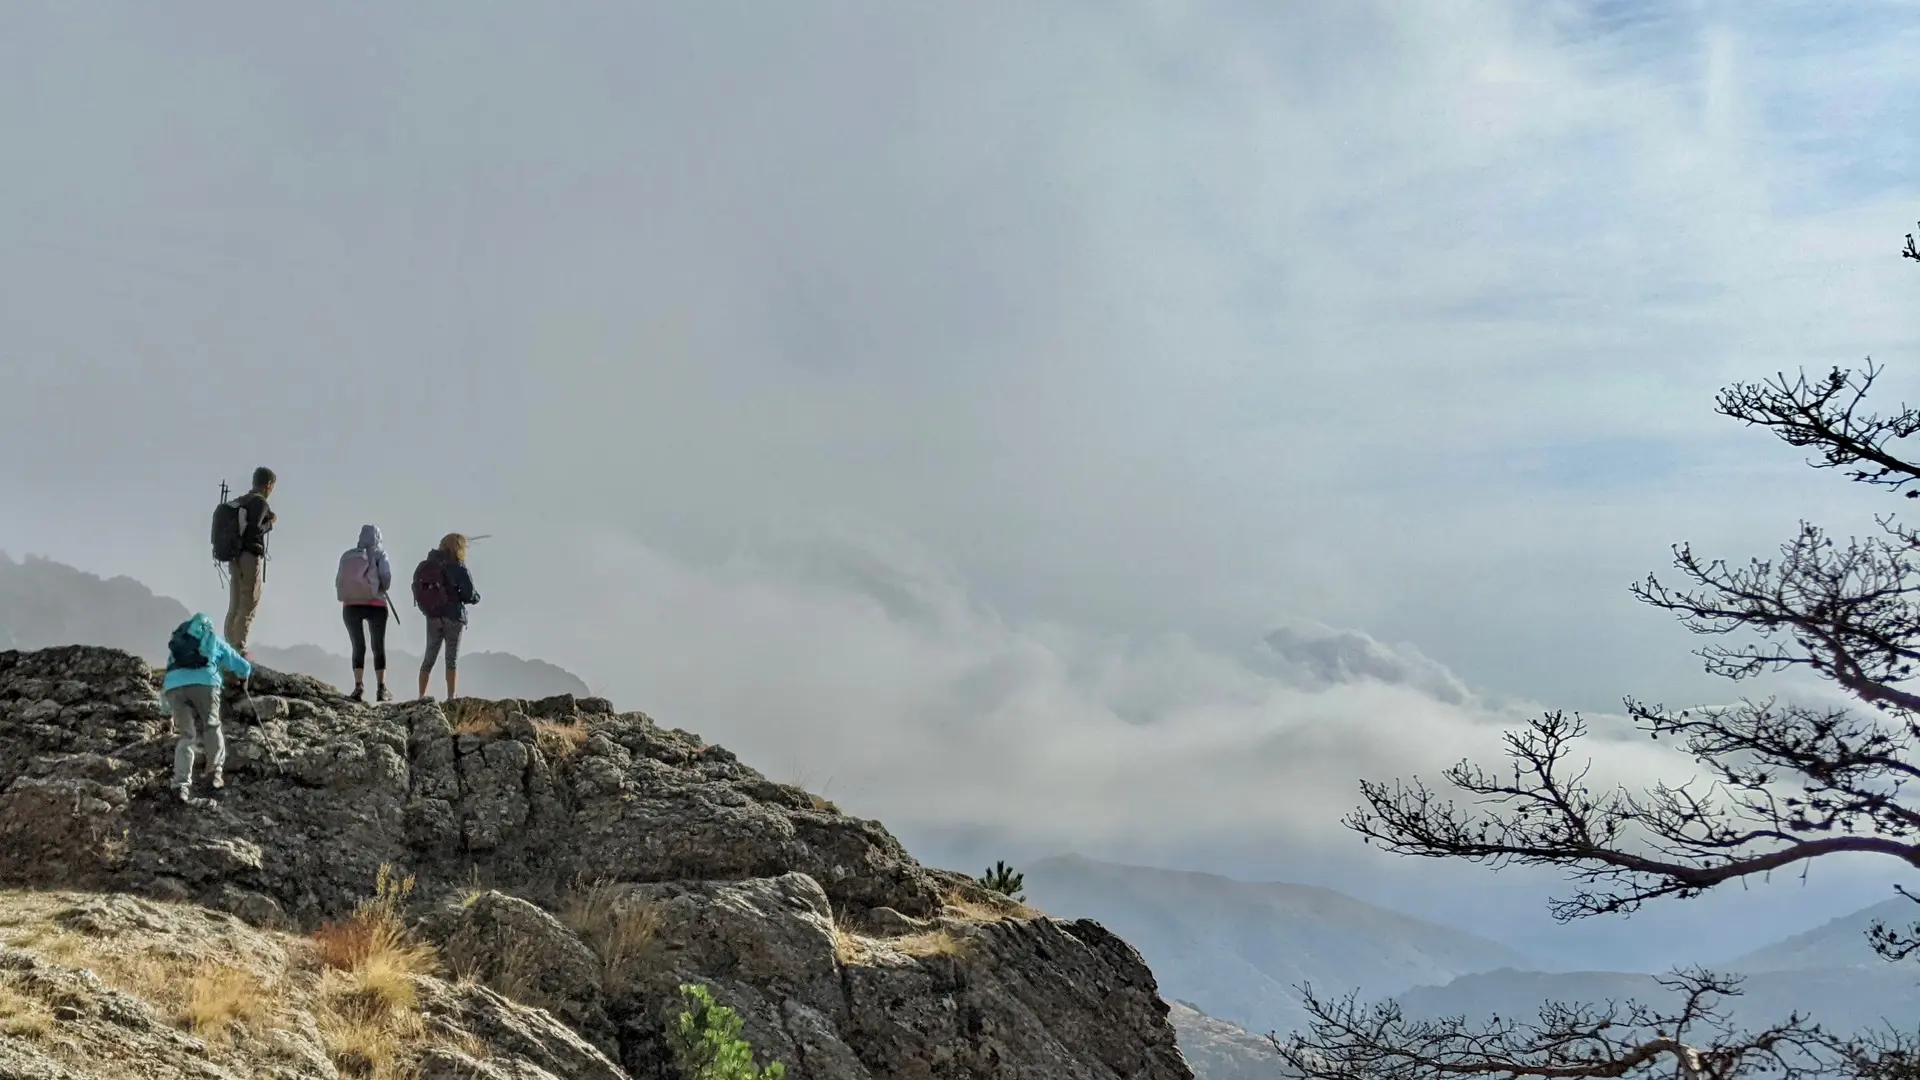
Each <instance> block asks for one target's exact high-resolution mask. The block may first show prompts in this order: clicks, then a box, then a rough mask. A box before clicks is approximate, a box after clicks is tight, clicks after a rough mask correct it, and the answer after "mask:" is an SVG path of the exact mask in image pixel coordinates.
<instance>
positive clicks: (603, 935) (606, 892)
mask: <svg viewBox="0 0 1920 1080" xmlns="http://www.w3.org/2000/svg"><path fill="white" fill-rule="evenodd" d="M622 899H623V898H622V896H621V890H620V888H619V887H618V886H616V885H614V884H613V883H611V882H607V881H596V882H593V883H592V884H590V885H586V886H583V887H578V888H575V889H574V890H573V891H572V893H571V894H569V895H568V897H567V900H566V903H565V904H564V905H563V906H562V907H561V909H560V921H561V922H562V923H565V924H566V926H567V929H569V930H572V931H573V932H574V933H575V934H576V935H578V936H579V938H580V940H581V941H583V942H585V943H586V945H587V948H589V949H592V950H593V954H594V955H595V956H598V957H599V958H600V979H601V988H602V989H604V990H606V991H607V992H608V993H613V992H615V991H616V990H618V989H620V988H622V987H624V986H625V985H626V984H627V983H628V982H629V981H631V980H632V978H633V977H634V975H635V974H637V973H638V971H639V969H640V966H641V963H642V961H644V960H645V959H646V956H647V954H648V952H649V951H651V949H652V947H653V940H654V936H655V935H656V934H658V933H659V931H660V922H661V919H660V909H659V908H657V907H655V906H654V905H653V904H651V903H648V902H646V901H644V900H640V899H637V898H632V897H627V898H625V900H626V902H625V903H622Z"/></svg>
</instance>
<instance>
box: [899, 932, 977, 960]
mask: <svg viewBox="0 0 1920 1080" xmlns="http://www.w3.org/2000/svg"><path fill="white" fill-rule="evenodd" d="M888 944H890V945H892V946H893V947H894V948H896V949H899V950H900V951H901V952H903V953H906V954H907V955H908V956H951V957H955V958H964V957H965V956H967V955H968V954H969V953H971V952H972V951H973V942H972V941H971V940H969V939H967V938H963V937H961V936H959V935H958V934H955V933H954V932H953V931H951V930H929V931H927V932H926V933H924V934H911V935H909V936H907V937H903V938H895V939H893V940H892V941H890V942H888Z"/></svg>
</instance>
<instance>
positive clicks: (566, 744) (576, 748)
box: [533, 719, 591, 761]
mask: <svg viewBox="0 0 1920 1080" xmlns="http://www.w3.org/2000/svg"><path fill="white" fill-rule="evenodd" d="M533 730H534V735H535V737H536V738H537V739H538V740H539V743H540V749H541V750H543V751H545V752H546V753H547V755H548V756H549V757H552V758H553V759H555V760H557V761H565V760H566V759H568V758H570V757H572V756H573V755H575V754H577V753H579V752H580V747H581V746H582V745H584V744H585V743H586V741H587V736H588V735H589V734H591V732H589V731H588V730H587V722H586V721H585V720H584V719H573V720H568V721H566V722H564V723H562V722H561V721H558V720H541V721H539V722H537V723H535V724H534V725H533Z"/></svg>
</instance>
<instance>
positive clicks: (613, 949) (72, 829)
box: [0, 647, 1192, 1080]
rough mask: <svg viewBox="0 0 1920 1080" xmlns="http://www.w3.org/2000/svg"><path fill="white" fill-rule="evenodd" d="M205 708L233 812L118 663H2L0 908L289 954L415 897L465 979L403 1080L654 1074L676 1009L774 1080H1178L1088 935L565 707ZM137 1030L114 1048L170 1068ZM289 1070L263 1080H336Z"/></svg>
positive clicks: (726, 767) (433, 1003) (141, 684)
mask: <svg viewBox="0 0 1920 1080" xmlns="http://www.w3.org/2000/svg"><path fill="white" fill-rule="evenodd" d="M225 706H226V716H227V738H228V758H227V769H226V771H227V777H228V780H229V783H228V787H227V788H226V790H225V791H224V792H222V793H220V796H221V797H220V798H218V799H217V800H214V799H209V800H205V801H204V803H203V804H196V805H183V804H181V803H180V802H179V801H178V800H177V799H174V798H172V797H171V796H170V794H169V793H168V791H167V788H166V783H167V770H168V767H169V764H170V761H171V737H170V734H169V732H168V725H167V722H166V719H165V717H164V715H163V714H162V712H161V710H160V707H159V701H158V694H157V681H156V675H155V673H154V672H153V671H151V670H150V669H149V668H148V667H147V666H146V664H145V663H144V662H143V661H141V660H140V659H138V658H136V657H134V656H131V655H128V654H125V653H120V652H115V651H111V650H106V649H96V648H86V647H66V648H57V649H47V650H41V651H38V652H30V653H22V652H10V653H0V888H15V889H31V890H40V891H47V890H67V891H71V892H73V893H75V894H81V893H89V894H107V895H111V896H117V897H118V898H119V899H121V900H126V897H127V896H128V895H129V894H130V895H131V896H134V897H142V898H145V900H146V901H149V902H159V903H148V904H147V905H146V906H147V907H148V908H152V909H153V910H156V911H195V910H201V909H205V910H204V911H203V914H205V912H206V911H211V912H220V913H226V914H224V915H221V916H218V917H219V918H226V919H229V921H230V922H231V924H232V926H233V927H239V928H242V929H244V930H245V931H246V932H248V933H263V934H265V933H272V934H277V935H278V936H277V937H276V938H275V940H276V941H282V942H287V941H295V942H297V941H300V940H304V939H303V938H300V937H299V936H298V935H299V934H302V933H305V932H307V931H311V930H313V929H314V928H316V927H319V926H321V925H323V924H326V923H328V922H329V921H332V920H339V919H341V918H343V917H345V916H347V915H348V914H349V913H350V912H351V911H352V910H353V909H354V907H355V905H356V904H357V903H359V902H361V901H363V900H365V899H366V898H367V897H368V895H369V894H370V893H371V892H372V891H373V889H374V882H375V879H376V876H377V875H378V873H379V871H380V869H381V867H382V866H391V867H394V868H398V869H399V870H401V871H403V872H405V873H407V874H411V875H414V876H415V877H416V879H417V882H418V885H417V889H416V891H415V892H414V894H413V903H414V910H413V915H412V917H413V918H415V920H416V926H417V931H418V933H419V934H421V935H423V936H424V937H425V938H427V939H428V940H430V941H432V943H433V944H434V945H436V946H437V948H438V952H439V955H440V957H441V960H442V961H443V962H444V964H445V965H447V967H448V968H449V969H450V970H451V971H452V972H453V973H454V974H456V975H458V976H463V977H464V978H456V979H455V980H454V981H452V982H443V981H439V980H435V979H432V978H431V977H426V976H423V977H422V981H421V985H422V987H423V989H422V990H421V992H420V1000H421V1005H420V1009H421V1014H422V1015H423V1016H424V1017H426V1018H427V1020H426V1021H424V1022H425V1023H427V1024H428V1026H429V1027H430V1028H432V1027H434V1025H438V1027H437V1028H434V1030H438V1031H440V1032H441V1034H442V1035H443V1036H444V1037H443V1038H440V1039H439V1041H438V1042H434V1041H433V1040H431V1039H429V1040H425V1041H421V1042H419V1044H418V1045H417V1046H415V1047H414V1049H413V1050H412V1051H410V1052H411V1053H412V1054H413V1057H412V1058H411V1059H410V1062H411V1064H410V1066H409V1067H410V1068H411V1069H413V1070H414V1071H416V1072H417V1073H418V1074H419V1075H421V1076H424V1077H435V1076H444V1077H469V1076H471V1077H489V1076H496V1075H498V1076H514V1077H538V1076H556V1077H570V1076H581V1077H587V1076H596V1077H597V1076H622V1075H625V1076H632V1077H638V1078H652V1077H661V1078H666V1077H670V1076H673V1075H674V1074H673V1072H672V1071H671V1069H670V1067H669V1065H668V1061H669V1055H668V1052H667V1049H666V1044H665V1041H664V1039H665V1034H664V1033H665V1028H666V1025H667V1024H668V1023H669V1022H671V1020H672V1019H673V1017H674V1016H676V1015H677V1014H678V1011H679V1008H680V999H679V995H678V987H679V985H680V984H681V983H689V982H694V983H703V984H705V985H707V986H708V987H709V988H710V989H711V990H712V991H713V993H714V995H715V997H716V998H717V999H718V1000H719V1001H721V1002H722V1003H724V1004H726V1005H729V1006H730V1007H732V1008H734V1009H735V1010H737V1011H738V1013H739V1014H740V1016H741V1018H742V1020H743V1023H744V1027H745V1032H744V1033H745V1035H746V1037H747V1038H748V1039H749V1041H751V1042H752V1043H753V1045H754V1047H755V1049H756V1053H757V1056H758V1057H759V1058H760V1059H761V1060H762V1061H770V1060H779V1061H782V1062H784V1063H785V1064H786V1066H787V1069H788V1072H787V1075H788V1076H789V1077H793V1078H796V1080H802V1078H805V1080H853V1078H862V1080H865V1078H873V1080H881V1078H890V1077H901V1078H905V1077H926V1078H935V1077H938V1078H949V1077H950V1078H962V1077H966V1078H986V1077H1003V1078H1008V1080H1029V1078H1030V1080H1043V1078H1044V1080H1107V1078H1122V1077H1124V1078H1129V1080H1162V1078H1167V1080H1173V1078H1188V1077H1191V1076H1192V1073H1191V1072H1190V1071H1189V1070H1188V1068H1187V1066H1186V1064H1185V1063H1184V1061H1183V1060H1182V1059H1181V1056H1180V1053H1179V1051H1178V1049H1177V1048H1176V1046H1175V1041H1174V1034H1173V1031H1172V1028H1171V1027H1170V1026H1169V1024H1168V1021H1167V1013H1168V1009H1167V1006H1166V1005H1165V1004H1164V1003H1163V1002H1162V1001H1161V999H1160V997H1159V994H1158V992H1157V989H1156V987H1155V984H1154V980H1153V977H1152V975H1151V974H1150V973H1149V972H1148V971H1147V969H1146V967H1145V965H1144V964H1143V963H1142V962H1141V960H1140V958H1139V955H1138V954H1137V953H1136V952H1135V951H1134V950H1133V949H1131V948H1130V947H1129V946H1127V945H1126V944H1125V943H1124V942H1122V941H1120V940H1119V939H1118V938H1116V937H1114V936H1113V935H1111V934H1109V933H1108V932H1106V931H1105V930H1104V929H1103V928H1101V927H1100V926H1099V925H1098V924H1095V923H1092V922H1087V921H1079V922H1059V921H1055V920H1052V919H1048V918H1045V917H1041V916H1039V915H1037V913H1033V912H1030V911H1026V910H1024V909H1021V908H1019V907H1018V905H1014V904H1012V903H1010V902H1008V901H1006V900H1005V899H1004V898H1001V897H998V896H996V895H994V894H990V893H987V892H985V891H984V890H982V889H980V888H979V887H978V886H977V885H976V884H975V883H973V882H972V880H971V879H970V878H968V877H966V876H964V875H960V874H953V873H948V872H944V871H939V870H934V869H930V868H927V867H923V866H921V865H920V864H918V863H917V862H915V861H914V860H913V859H912V858H911V857H910V856H909V855H908V854H907V853H906V852H905V850H904V849H902V847H901V846H900V844H899V843H898V842H897V841H896V840H895V839H894V838H893V837H892V835H890V834H889V833H888V832H887V831H886V830H885V829H884V828H883V827H882V826H881V825H880V824H879V823H877V822H873V821H866V820H862V819H858V818H854V817H851V816H848V815H845V814H842V813H840V812H839V811H838V810H837V809H836V808H835V807H833V806H832V804H830V803H826V802H825V801H823V800H820V799H818V798H817V797H815V796H812V795H809V794H807V793H806V792H804V791H801V790H799V789H797V788H794V787H790V786H787V785H782V784H777V783H773V782H770V781H768V780H767V779H766V778H765V777H763V776H761V775H760V774H759V773H757V772H755V771H754V770H752V769H750V768H748V767H747V766H745V765H743V764H742V763H741V762H740V761H739V760H737V759H736V758H735V757H734V756H733V755H732V754H730V753H728V752H727V751H725V750H724V749H722V748H720V747H717V746H712V745H708V744H706V743H705V742H703V741H702V740H700V739H699V738H698V737H697V736H694V735H691V734H688V733H685V732H681V731H675V730H671V729H666V728H662V727H660V726H659V725H657V724H655V723H654V722H653V721H652V720H651V719H649V718H648V717H646V716H645V715H643V714H640V713H631V712H630V713H617V712H616V711H615V710H614V709H613V707H612V706H611V705H610V704H609V703H607V702H606V701H604V700H599V699H592V698H576V697H571V696H563V697H558V698H550V699H546V700H542V701H528V702H470V701H466V700H461V701H456V702H453V703H451V704H450V705H448V706H446V707H442V706H441V705H439V704H435V703H409V704H404V705H391V706H378V707H366V706H361V705H355V704H351V703H348V702H346V701H345V700H344V699H342V698H341V697H340V695H339V694H338V692H337V691H334V690H333V689H332V688H330V687H328V686H325V685H324V684H321V683H319V682H317V681H316V680H313V679H310V678H307V677H304V676H293V675H284V674H279V673H275V672H271V671H265V670H258V671H256V674H255V677H254V678H253V680H252V685H251V688H250V692H241V691H238V690H230V691H229V692H228V694H227V696H226V700H225ZM96 899H97V897H96ZM127 902H131V901H127ZM184 905H193V906H192V907H187V906H184ZM142 917H143V918H147V919H148V921H152V917H151V916H142ZM206 917H207V918H215V917H216V916H213V915H211V914H206ZM182 918H185V917H184V916H182ZM223 925H224V924H223ZM234 932H235V933H238V932H240V931H239V930H235V931H234ZM6 941H7V938H6V936H5V934H4V933H0V944H4V943H5V942H6ZM281 947H282V948H291V946H285V945H283V946H281ZM263 948H264V946H263ZM23 955H24V954H23ZM8 956H13V954H12V953H8V954H0V968H3V967H5V965H6V964H8V963H14V964H16V965H27V964H28V963H29V961H28V960H22V959H15V960H8V959H6V957H8ZM29 959H30V958H29ZM31 963H32V964H39V965H42V967H31V966H29V967H22V968H21V970H30V971H32V972H41V973H43V974H44V978H45V979H50V980H55V981H59V980H62V979H69V978H81V977H82V975H81V974H75V973H73V972H70V971H67V970H65V969H59V970H56V968H57V967H58V964H57V963H56V964H55V967H52V968H45V969H44V972H43V967H44V965H46V964H49V963H55V961H53V960H48V959H46V958H42V959H39V960H32V961H31ZM76 970H77V969H76ZM32 977H33V978H35V979H39V978H41V977H42V974H34V975H33V976H32ZM49 985H51V984H49ZM0 989H4V987H0ZM96 996H97V995H96ZM102 1000H106V999H104V998H103V999H102ZM115 1008H119V1006H115ZM121 1011H122V1012H125V1010H124V1009H122V1010H121ZM129 1015H130V1014H129ZM528 1017H538V1018H539V1021H538V1022H535V1021H533V1020H529V1019H528ZM75 1022H76V1023H77V1022H78V1021H75ZM50 1023H51V1024H52V1028H51V1030H53V1031H54V1032H55V1033H56V1034H58V1032H59V1031H60V1030H61V1028H60V1025H61V1024H62V1023H64V1021H60V1020H58V1019H55V1020H52V1021H50ZM136 1026H137V1025H136ZM309 1026H311V1025H310V1024H309ZM162 1027H165V1028H166V1030H165V1031H162V1030H161V1028H153V1029H152V1030H151V1031H148V1029H145V1028H142V1029H141V1031H143V1032H146V1034H141V1035H139V1038H141V1039H150V1040H160V1041H165V1040H167V1039H173V1038H175V1037H176V1036H178V1037H180V1038H187V1037H186V1036H179V1034H178V1032H176V1031H174V1029H173V1028H171V1027H166V1025H165V1024H162ZM169 1032H172V1034H168V1033H169ZM75 1037H76V1038H79V1036H75ZM101 1037H102V1038H104V1036H101ZM129 1038H132V1036H129ZM287 1038H293V1036H287ZM283 1041H284V1040H283ZM295 1041H296V1042H297V1041H298V1039H295ZM192 1042H193V1040H192V1039H190V1038H188V1039H187V1043H183V1044H179V1045H175V1046H174V1049H172V1050H165V1051H164V1052H163V1051H162V1050H160V1049H152V1048H149V1049H152V1052H153V1053H155V1054H161V1056H162V1057H165V1056H166V1055H168V1054H172V1055H176V1056H177V1055H178V1054H188V1055H189V1056H192V1054H193V1053H196V1051H193V1050H192V1047H191V1045H189V1044H191V1043H192ZM129 1045H131V1044H129ZM143 1045H144V1044H143ZM154 1045H155V1046H156V1047H157V1046H158V1045H159V1042H155V1043H154ZM169 1045H174V1044H171V1043H169ZM316 1045H317V1044H316ZM181 1046H185V1047H186V1049H180V1047H181ZM483 1048H484V1049H487V1050H489V1051H490V1053H491V1056H487V1055H486V1054H480V1053H477V1051H478V1050H480V1049H483ZM29 1052H36V1053H37V1052H38V1051H33V1050H32V1048H31V1047H27V1048H25V1049H23V1048H22V1046H21V1045H19V1040H18V1039H17V1038H16V1037H14V1036H11V1035H9V1034H7V1029H6V1027H5V1024H4V1022H0V1076H11V1075H25V1076H35V1075H46V1076H68V1075H73V1076H95V1075H98V1076H106V1075H115V1074H112V1073H106V1072H88V1071H85V1066H84V1062H85V1061H86V1060H88V1059H87V1058H86V1057H85V1056H84V1055H78V1056H76V1055H75V1054H68V1055H66V1056H65V1057H61V1056H59V1055H57V1054H56V1055H53V1056H48V1055H46V1054H42V1055H41V1056H42V1057H43V1058H45V1061H46V1064H44V1065H43V1066H42V1065H36V1066H32V1067H28V1066H26V1065H18V1066H15V1065H12V1064H10V1062H13V1061H16V1060H18V1061H26V1060H27V1058H26V1057H25V1056H24V1055H26V1054H28V1053H29ZM142 1052H146V1051H142ZM287 1054H289V1055H291V1056H290V1057H286V1060H285V1061H281V1062H279V1064H277V1065H276V1066H275V1067H276V1068H279V1069H280V1070H281V1071H280V1072H279V1073H273V1074H271V1075H284V1076H289V1077H291V1076H296V1075H297V1076H308V1075H315V1076H319V1075H325V1076H332V1075H335V1072H334V1071H328V1070H332V1069H335V1065H334V1064H328V1063H327V1062H326V1060H325V1058H324V1055H323V1056H322V1057H321V1058H319V1059H314V1058H313V1055H311V1054H307V1055H305V1056H304V1057H303V1056H302V1055H301V1054H300V1053H296V1052H295V1051H293V1050H288V1051H287ZM9 1055H12V1056H11V1057H10V1056H9ZM283 1056H286V1055H283ZM201 1057H202V1058H205V1059H206V1060H212V1059H211V1058H207V1056H206V1055H205V1054H202V1055H201ZM214 1057H218V1055H214ZM223 1060H225V1059H223ZM276 1060H277V1061H278V1059H276ZM302 1061H305V1062H308V1064H313V1063H314V1061H318V1064H316V1065H314V1067H313V1069H309V1070H308V1071H301V1070H302V1069H305V1068H306V1066H305V1065H302V1064H300V1063H301V1062H302ZM76 1062H81V1063H82V1064H80V1065H76V1064H75V1063H76ZM231 1064H232V1063H231V1062H227V1063H226V1064H219V1065H217V1067H220V1068H227V1067H231ZM320 1065H325V1066H326V1068H320ZM33 1068H40V1069H41V1070H42V1071H41V1072H37V1073H36V1072H34V1071H32V1069H33ZM10 1069H11V1070H13V1071H9V1070H10ZM75 1069H80V1070H81V1071H74V1070H75ZM60 1070H67V1071H64V1072H63V1071H60ZM288 1070H292V1071H288ZM608 1070H612V1071H608ZM179 1074H180V1075H220V1074H218V1073H213V1072H207V1071H204V1070H203V1071H199V1072H194V1071H192V1070H190V1069H187V1068H186V1067H185V1066H182V1071H181V1072H180V1073H179ZM153 1075H168V1074H167V1073H166V1072H165V1071H164V1070H161V1071H156V1072H154V1073H153ZM236 1075H245V1073H244V1071H241V1072H237V1073H236ZM258 1075H269V1073H267V1072H265V1071H261V1072H259V1073H258Z"/></svg>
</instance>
